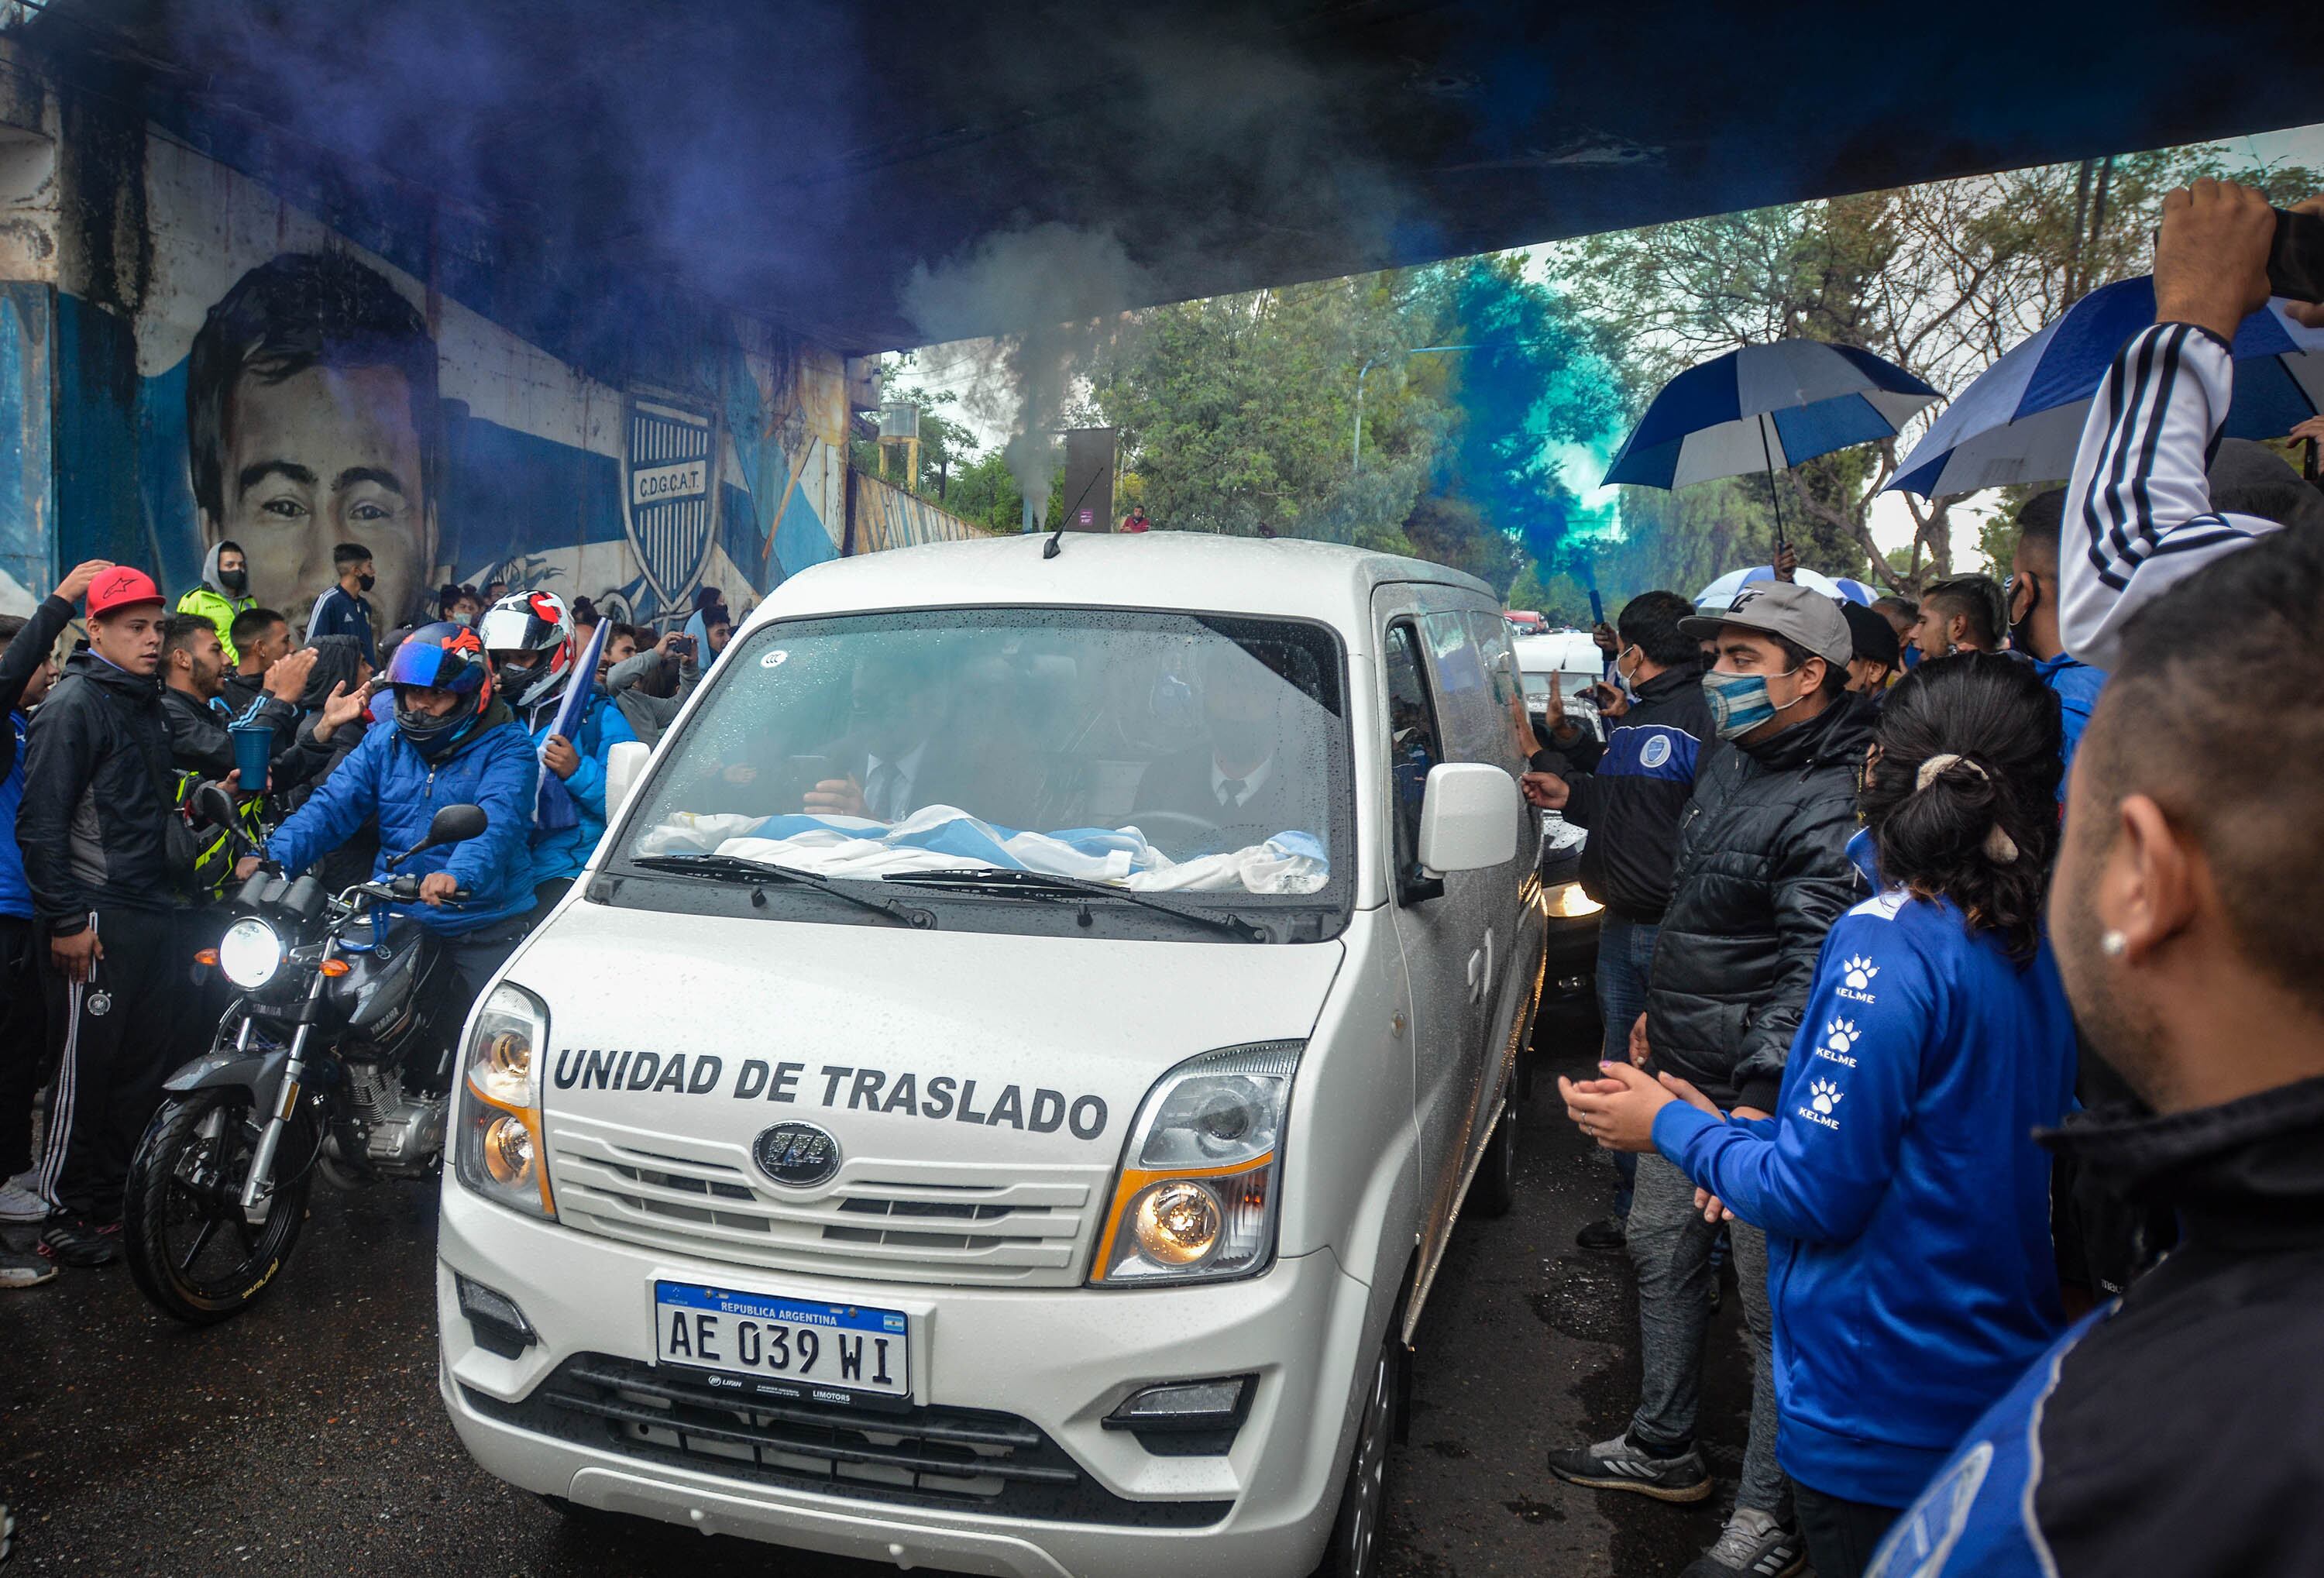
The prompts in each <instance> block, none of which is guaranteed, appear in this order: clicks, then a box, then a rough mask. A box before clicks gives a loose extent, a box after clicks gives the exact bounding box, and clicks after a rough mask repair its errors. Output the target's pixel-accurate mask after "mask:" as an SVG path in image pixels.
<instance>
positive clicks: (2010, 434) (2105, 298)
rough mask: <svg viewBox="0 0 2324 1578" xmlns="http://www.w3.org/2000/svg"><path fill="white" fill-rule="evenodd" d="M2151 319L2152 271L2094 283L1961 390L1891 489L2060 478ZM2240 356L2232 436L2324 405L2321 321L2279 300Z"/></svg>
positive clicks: (2244, 331)
mask: <svg viewBox="0 0 2324 1578" xmlns="http://www.w3.org/2000/svg"><path fill="white" fill-rule="evenodd" d="M2153 321H2154V281H2153V278H2152V277H2150V276H2147V275H2141V276H2140V277H2139V278H2137V279H2135V280H2120V281H2116V282H2115V283H2114V284H2111V285H2107V286H2105V287H2103V288H2102V289H2099V290H2096V291H2091V292H2090V293H2089V295H2087V296H2085V297H2083V298H2082V299H2081V300H2080V301H2077V302H2075V303H2074V305H2073V306H2072V307H2070V308H2069V309H2067V311H2066V313H2065V315H2064V316H2063V317H2061V318H2054V319H2052V321H2050V322H2048V323H2045V324H2043V326H2042V327H2041V328H2038V329H2036V330H2035V331H2034V332H2033V334H2032V335H2031V336H2030V337H2027V338H2026V339H2024V341H2022V342H2020V343H2019V344H2018V345H2016V346H2012V347H2011V349H2010V351H2009V353H2008V354H2007V355H2005V356H2003V357H2002V358H2001V359H2000V360H1999V361H1997V362H1996V363H1994V365H1992V366H1990V367H1987V369H1986V370H1985V371H1984V372H1982V373H1980V374H1978V375H1977V377H1976V378H1975V379H1974V380H1972V381H1971V382H1970V383H1969V387H1968V388H1966V389H1964V390H1962V391H1961V392H1960V393H1959V394H1957V395H1955V396H1954V397H1953V401H1952V403H1951V404H1950V405H1948V406H1947V407H1946V408H1945V409H1944V411H1943V413H1942V414H1941V415H1940V416H1939V417H1938V418H1937V420H1936V421H1935V422H1934V423H1933V424H1932V426H1931V427H1930V429H1929V431H1928V435H1927V437H1925V438H1923V439H1922V440H1921V441H1920V442H1919V443H1918V444H1916V445H1914V447H1913V453H1912V454H1910V455H1909V456H1907V457H1905V458H1904V464H1903V465H1901V466H1898V467H1897V468H1896V475H1895V479H1894V480H1893V481H1891V482H1890V483H1889V484H1888V491H1890V492H1896V491H1900V490H1901V491H1903V492H1905V493H1912V494H1920V495H1921V496H1922V497H1923V498H1935V497H1936V496H1938V495H1939V494H1966V493H1974V492H1976V491H1977V490H1978V489H1979V488H1988V487H2004V486H2008V485H2011V484H2019V483H2031V482H2055V481H2060V480H2062V479H2063V478H2064V477H2066V476H2067V475H2069V474H2070V473H2071V472H2072V471H2073V469H2074V450H2075V448H2077V447H2078V446H2079V445H2080V443H2081V439H2082V424H2083V422H2084V420H2086V419H2087V418H2088V417H2089V411H2090V401H2092V400H2094V399H2096V398H2097V397H2098V383H2099V381H2100V380H2101V379H2103V378H2104V377H2105V376H2106V374H2107V368H2109V367H2111V366H2112V365H2114V356H2115V353H2116V351H2118V350H2120V349H2121V348H2122V343H2123V342H2124V341H2125V340H2126V339H2128V338H2129V337H2131V336H2132V335H2135V334H2136V333H2137V332H2138V331H2139V330H2140V329H2142V328H2145V327H2146V326H2147V325H2148V324H2150V323H2153ZM2235 358H2236V393H2235V401H2234V403H2233V404H2232V405H2230V406H2229V407H2228V408H2227V428H2226V431H2227V437H2229V438H2282V437H2283V435H2284V434H2286V433H2288V432H2290V431H2291V430H2292V428H2293V427H2294V426H2296V425H2297V424H2299V423H2301V422H2303V421H2306V420H2308V419H2309V418H2310V417H2312V416H2314V415H2316V414H2317V413H2318V411H2324V329H2313V328H2302V327H2301V325H2299V324H2297V323H2295V322H2293V321H2292V319H2291V318H2286V317H2285V316H2284V315H2283V303H2282V301H2280V300H2277V301H2270V302H2269V303H2268V304H2267V305H2266V306H2265V307H2264V308H2262V309H2260V310H2258V311H2257V312H2255V313H2253V314H2252V315H2251V316H2250V317H2249V318H2245V319H2244V321H2243V324H2242V326H2241V327H2240V328H2237V329H2236V338H2235Z"/></svg>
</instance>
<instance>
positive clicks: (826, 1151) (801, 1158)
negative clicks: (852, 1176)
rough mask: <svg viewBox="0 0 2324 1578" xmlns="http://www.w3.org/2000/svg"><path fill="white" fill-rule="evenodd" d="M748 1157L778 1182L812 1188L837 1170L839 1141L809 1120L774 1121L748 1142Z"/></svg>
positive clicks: (797, 1187)
mask: <svg viewBox="0 0 2324 1578" xmlns="http://www.w3.org/2000/svg"><path fill="white" fill-rule="evenodd" d="M751 1159H752V1160H753V1161H755V1162H757V1163H758V1164H759V1170H760V1171H761V1172H762V1173H764V1174H766V1175H767V1177H770V1178H772V1179H774V1180H775V1182H777V1183H778V1184H788V1185H789V1186H791V1187H793V1188H795V1189H812V1188H814V1187H815V1186H816V1185H817V1184H827V1183H829V1182H830V1181H831V1180H832V1178H833V1177H835V1176H836V1175H837V1173H838V1171H839V1141H838V1140H834V1139H833V1138H832V1137H831V1135H830V1133H829V1131H827V1130H822V1129H818V1128H816V1126H815V1125H814V1124H812V1123H778V1124H776V1125H775V1126H774V1127H773V1128H772V1129H768V1130H761V1132H760V1135H759V1137H758V1139H756V1140H752V1141H751Z"/></svg>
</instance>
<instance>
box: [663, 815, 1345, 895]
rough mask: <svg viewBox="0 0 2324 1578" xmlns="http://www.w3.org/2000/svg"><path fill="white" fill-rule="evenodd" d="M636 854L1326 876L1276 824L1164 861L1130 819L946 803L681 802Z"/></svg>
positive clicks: (1292, 883)
mask: <svg viewBox="0 0 2324 1578" xmlns="http://www.w3.org/2000/svg"><path fill="white" fill-rule="evenodd" d="M638 853H639V854H647V855H653V854H725V855H733V856H734V857H736V858H738V859H742V860H757V861H766V862H769V863H772V864H776V865H786V866H793V867H796V868H798V870H801V871H808V872H816V873H817V874H819V875H823V876H830V877H881V876H888V875H891V874H892V875H905V874H908V873H910V872H934V871H979V870H991V869H993V868H995V867H998V868H1001V869H1003V870H1008V869H1016V870H1020V871H1029V872H1049V873H1051V874H1053V875H1056V876H1065V877H1079V878H1081V879H1083V880H1084V881H1098V882H1118V883H1120V884H1121V885H1122V886H1124V887H1127V888H1130V889H1133V890H1138V891H1197V892H1199V891H1213V892H1218V891H1242V892H1250V893H1312V892H1314V891H1317V890H1318V889H1320V888H1322V887H1323V884H1324V883H1325V882H1326V881H1329V880H1330V876H1331V868H1330V863H1329V862H1328V861H1327V860H1326V858H1325V856H1324V853H1323V844H1322V843H1321V841H1319V840H1317V839H1316V838H1315V837H1314V836H1313V835H1310V834H1305V833H1281V834H1277V835H1275V836H1274V837H1273V838H1270V839H1268V840H1267V841H1265V842H1264V843H1260V844H1251V845H1249V846H1248V847H1246V848H1243V849H1239V850H1230V851H1227V852H1225V853H1223V854H1208V855H1203V856H1200V857H1198V858H1196V859H1194V860H1190V861H1183V862H1173V861H1172V860H1171V859H1170V858H1169V856H1167V855H1166V854H1163V853H1162V852H1161V851H1160V850H1158V849H1157V848H1155V847H1154V845H1153V844H1149V843H1148V842H1147V840H1146V836H1145V835H1144V834H1142V833H1140V832H1139V830H1138V829H1137V828H1136V827H1134V826H1133V827H1123V828H1120V829H1106V828H1076V829H1074V830H1072V831H1069V832H1065V833H1020V832H1012V831H1010V830H1009V829H1007V828H1002V827H996V826H992V825H991V823H989V822H985V821H982V820H981V819H979V818H977V817H972V816H970V815H968V814H967V813H966V812H964V811H962V810H960V809H959V808H957V807H952V806H927V807H922V808H921V809H920V810H918V811H915V812H913V813H912V814H911V815H910V816H909V817H905V818H904V819H903V820H902V821H900V822H898V823H895V824H893V825H890V824H888V823H884V822H874V821H871V820H869V819H867V818H864V817H807V816H796V817H742V816H715V815H700V814H696V813H694V812H687V811H681V812H677V813H675V814H673V815H671V816H669V817H665V818H663V820H662V822H661V823H660V825H659V826H656V827H653V828H651V829H650V830H649V831H648V832H647V833H646V834H645V835H642V836H641V838H640V839H639V841H638Z"/></svg>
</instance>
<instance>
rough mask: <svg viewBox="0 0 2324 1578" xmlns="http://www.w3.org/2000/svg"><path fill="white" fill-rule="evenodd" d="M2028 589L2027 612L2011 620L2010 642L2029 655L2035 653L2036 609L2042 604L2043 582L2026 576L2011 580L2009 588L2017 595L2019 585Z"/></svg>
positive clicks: (2017, 649) (2016, 648)
mask: <svg viewBox="0 0 2324 1578" xmlns="http://www.w3.org/2000/svg"><path fill="white" fill-rule="evenodd" d="M2021 585H2022V586H2024V587H2025V590H2026V594H2027V595H2026V598H2025V612H2024V613H2023V614H2019V615H2018V616H2017V617H2016V618H2015V619H2013V620H2011V621H2010V622H2009V644H2010V646H2011V647H2012V648H2013V649H2014V650H2015V651H2021V652H2023V653H2024V654H2025V655H2026V656H2027V657H2029V658H2030V657H2033V655H2034V653H2033V611H2034V610H2035V609H2036V608H2039V607H2040V606H2042V583H2041V582H2039V581H2036V580H2033V579H2030V578H2028V577H2015V578H2014V579H2013V580H2011V582H2010V584H2009V590H2010V593H2011V594H2012V595H2015V593H2016V591H2017V588H2018V586H2021Z"/></svg>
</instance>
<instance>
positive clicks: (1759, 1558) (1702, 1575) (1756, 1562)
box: [1678, 1507, 1808, 1578]
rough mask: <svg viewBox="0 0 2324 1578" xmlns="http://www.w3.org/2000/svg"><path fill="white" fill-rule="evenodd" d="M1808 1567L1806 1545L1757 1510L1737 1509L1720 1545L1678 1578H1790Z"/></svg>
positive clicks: (1690, 1564) (1796, 1536)
mask: <svg viewBox="0 0 2324 1578" xmlns="http://www.w3.org/2000/svg"><path fill="white" fill-rule="evenodd" d="M1807 1564H1808V1552H1807V1545H1806V1543H1805V1542H1804V1541H1803V1540H1802V1539H1801V1538H1800V1536H1798V1534H1796V1533H1794V1531H1793V1530H1791V1529H1788V1528H1785V1527H1784V1526H1783V1525H1782V1524H1780V1523H1777V1522H1776V1521H1775V1519H1774V1518H1771V1517H1769V1516H1768V1515H1767V1514H1766V1513H1765V1512H1762V1511H1760V1510H1759V1509H1757V1508H1756V1507H1738V1508H1737V1509H1735V1516H1734V1517H1732V1518H1729V1519H1728V1520H1727V1528H1726V1531H1725V1532H1724V1533H1722V1534H1721V1535H1720V1536H1719V1543H1718V1544H1717V1545H1715V1546H1711V1548H1710V1549H1709V1550H1707V1551H1705V1552H1703V1553H1702V1555H1699V1556H1697V1557H1695V1559H1694V1560H1693V1561H1692V1562H1689V1563H1688V1564H1686V1567H1685V1569H1684V1570H1683V1572H1681V1573H1679V1575H1678V1578H1791V1574H1793V1573H1797V1572H1800V1571H1802V1570H1803V1569H1804V1568H1805V1567H1806V1566H1807Z"/></svg>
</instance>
